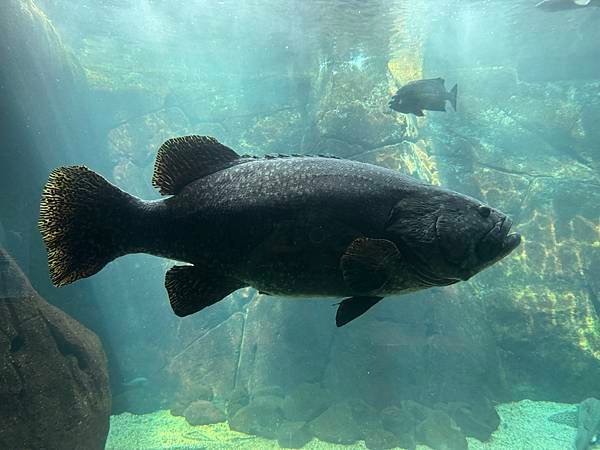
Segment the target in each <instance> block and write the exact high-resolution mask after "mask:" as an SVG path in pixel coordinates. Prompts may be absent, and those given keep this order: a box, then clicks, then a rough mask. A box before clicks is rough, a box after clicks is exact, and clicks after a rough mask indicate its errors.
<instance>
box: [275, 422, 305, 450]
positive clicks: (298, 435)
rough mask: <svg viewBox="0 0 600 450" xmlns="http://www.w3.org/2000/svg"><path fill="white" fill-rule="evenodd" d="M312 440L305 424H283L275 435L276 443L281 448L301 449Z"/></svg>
mask: <svg viewBox="0 0 600 450" xmlns="http://www.w3.org/2000/svg"><path fill="white" fill-rule="evenodd" d="M312 438H313V435H312V434H311V432H310V431H309V429H308V427H307V425H306V422H285V423H283V424H282V425H281V427H280V428H279V432H278V433H277V443H278V444H279V446H280V447H282V448H302V447H304V445H306V444H307V443H308V442H309V441H310V440H311V439H312Z"/></svg>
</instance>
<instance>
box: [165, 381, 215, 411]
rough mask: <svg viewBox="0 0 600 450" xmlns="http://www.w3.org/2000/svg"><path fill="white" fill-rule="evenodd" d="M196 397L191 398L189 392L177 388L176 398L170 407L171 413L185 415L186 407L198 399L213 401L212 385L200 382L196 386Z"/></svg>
mask: <svg viewBox="0 0 600 450" xmlns="http://www.w3.org/2000/svg"><path fill="white" fill-rule="evenodd" d="M194 395H195V396H196V397H195V398H190V397H188V396H187V393H185V392H183V391H181V390H177V391H176V393H175V399H174V401H173V404H172V405H171V407H170V410H171V414H173V415H174V416H183V415H184V411H185V409H186V408H187V407H188V406H189V405H190V404H192V403H193V402H194V401H197V400H205V401H208V402H211V401H212V400H213V398H214V394H213V391H212V389H211V387H210V386H205V385H202V384H198V385H196V386H194Z"/></svg>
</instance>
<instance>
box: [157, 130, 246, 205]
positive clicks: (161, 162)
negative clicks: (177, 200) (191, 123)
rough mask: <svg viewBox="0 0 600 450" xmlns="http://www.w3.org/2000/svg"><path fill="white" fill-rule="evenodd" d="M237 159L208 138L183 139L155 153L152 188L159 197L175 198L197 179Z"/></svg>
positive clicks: (173, 139) (230, 152)
mask: <svg viewBox="0 0 600 450" xmlns="http://www.w3.org/2000/svg"><path fill="white" fill-rule="evenodd" d="M239 158H240V157H239V156H238V154H237V153H236V152H234V151H233V150H232V149H230V148H229V147H227V146H225V145H223V144H221V143H220V142H219V141H217V140H216V139H215V138H213V137H210V136H196V135H193V136H182V137H176V138H172V139H169V140H167V141H166V142H165V143H164V144H163V145H161V146H160V148H159V149H158V154H157V155H156V162H155V163H154V174H153V175H152V186H154V187H155V188H157V189H158V191H159V192H160V193H161V194H162V195H174V194H177V193H178V192H179V191H181V189H182V188H183V187H184V186H187V185H188V184H190V183H191V182H192V181H194V180H197V179H198V178H202V177H205V176H206V175H210V174H211V173H215V172H217V171H219V170H221V169H223V168H224V167H227V166H228V165H230V164H228V163H231V162H232V161H235V160H237V159H239Z"/></svg>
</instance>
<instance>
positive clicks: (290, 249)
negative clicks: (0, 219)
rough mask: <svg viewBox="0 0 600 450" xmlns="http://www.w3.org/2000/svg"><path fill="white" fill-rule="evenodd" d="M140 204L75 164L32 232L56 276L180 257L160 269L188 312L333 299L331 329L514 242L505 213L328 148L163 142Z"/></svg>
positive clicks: (443, 280)
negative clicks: (298, 152)
mask: <svg viewBox="0 0 600 450" xmlns="http://www.w3.org/2000/svg"><path fill="white" fill-rule="evenodd" d="M152 184H153V185H154V186H155V187H156V188H158V190H159V191H160V193H161V194H162V195H166V196H168V197H166V198H164V199H161V200H155V201H144V200H140V199H139V198H136V197H134V196H132V195H129V194H127V193H125V192H123V191H122V190H120V189H119V188H117V187H116V186H114V185H113V184H111V183H110V182H108V181H107V180H105V179H104V178H103V177H101V176H100V175H98V174H97V173H95V172H93V171H91V170H89V169H88V168H86V167H83V166H70V167H59V168H57V169H55V170H54V171H52V173H51V174H50V177H49V180H48V182H47V184H46V186H45V188H44V191H43V195H42V200H41V210H40V219H39V228H40V231H41V234H42V237H43V240H44V243H45V244H46V247H47V250H48V265H49V270H50V276H51V279H52V282H53V283H54V285H56V286H63V285H66V284H68V283H72V282H74V281H76V280H78V279H80V278H85V277H89V276H91V275H93V274H95V273H97V272H98V271H99V270H101V269H102V268H103V267H104V266H105V265H106V264H107V263H109V262H110V261H112V260H114V259H115V258H117V257H119V256H122V255H126V254H129V253H149V254H152V255H157V256H162V257H165V258H170V259H173V260H177V261H181V262H183V263H187V265H176V266H174V267H172V268H171V269H170V270H169V271H168V272H167V274H166V278H165V286H166V289H167V292H168V295H169V299H170V303H171V306H172V308H173V311H174V312H175V314H177V315H178V316H187V315H189V314H193V313H195V312H197V311H200V310H201V309H203V308H206V307H207V306H210V305H212V304H214V303H216V302H218V301H220V300H221V299H223V298H224V297H226V296H227V295H229V294H230V293H232V292H233V291H235V290H237V289H240V288H242V287H245V286H252V287H254V288H256V289H258V290H259V291H260V292H261V293H264V294H271V295H281V296H294V297H307V296H313V297H314V296H319V297H339V298H343V300H342V301H341V302H340V303H339V307H338V310H337V315H336V324H337V326H342V325H344V324H346V323H348V322H350V321H351V320H353V319H355V318H356V317H358V316H360V315H361V314H363V313H364V312H365V311H367V310H368V309H369V308H370V307H372V306H373V305H375V304H376V303H377V302H378V301H380V300H381V299H382V298H383V297H386V296H388V295H392V294H401V293H406V292H412V291H417V290H420V289H425V288H429V287H432V286H446V285H450V284H453V283H456V282H458V281H461V280H467V279H469V278H470V277H472V276H473V275H474V274H476V273H478V272H479V271H481V270H482V269H484V268H486V267H488V266H490V265H491V264H493V263H495V262H496V261H498V260H500V259H501V258H503V257H504V256H506V255H508V254H509V253H510V252H511V251H512V250H513V249H515V248H516V247H517V246H518V245H519V242H520V240H521V237H520V235H519V234H517V233H512V232H510V229H511V225H512V222H511V220H510V219H509V218H508V217H507V216H506V215H504V214H503V213H501V212H500V211H497V210H495V209H493V208H491V207H489V206H487V205H485V204H483V203H482V202H480V201H478V200H475V199H473V198H470V197H467V196H465V195H461V194H458V193H456V192H452V191H449V190H446V189H443V188H440V187H438V186H432V185H428V184H425V183H423V182H420V181H418V180H415V179H413V178H410V177H407V176H404V175H402V174H400V173H398V172H396V171H394V170H390V169H386V168H382V167H379V166H375V165H371V164H366V163H361V162H357V161H351V160H345V159H340V158H335V157H328V156H288V155H275V156H267V157H252V156H239V155H238V154H237V153H236V152H235V151H233V150H232V149H230V148H228V147H226V146H225V145H223V144H221V143H219V142H218V141H217V140H216V139H214V138H212V137H206V136H186V137H178V138H173V139H169V140H168V141H166V142H165V143H164V144H163V145H162V146H161V147H160V149H159V151H158V155H157V159H156V163H155V167H154V175H153V178H152Z"/></svg>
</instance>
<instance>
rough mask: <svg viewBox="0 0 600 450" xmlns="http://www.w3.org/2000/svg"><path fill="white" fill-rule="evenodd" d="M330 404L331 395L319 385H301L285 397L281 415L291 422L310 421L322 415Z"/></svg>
mask: <svg viewBox="0 0 600 450" xmlns="http://www.w3.org/2000/svg"><path fill="white" fill-rule="evenodd" d="M330 403H331V395H330V394H329V392H328V391H327V390H325V389H323V388H322V387H321V386H320V385H318V384H315V383H302V384H299V385H298V386H296V388H295V389H294V390H292V392H291V393H290V394H289V395H286V397H285V400H284V401H283V404H282V409H283V415H284V416H285V418H286V419H287V420H291V421H306V422H308V421H310V420H312V419H314V418H315V417H317V416H318V415H319V414H321V413H323V411H325V410H326V409H327V407H328V406H329V405H330Z"/></svg>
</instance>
